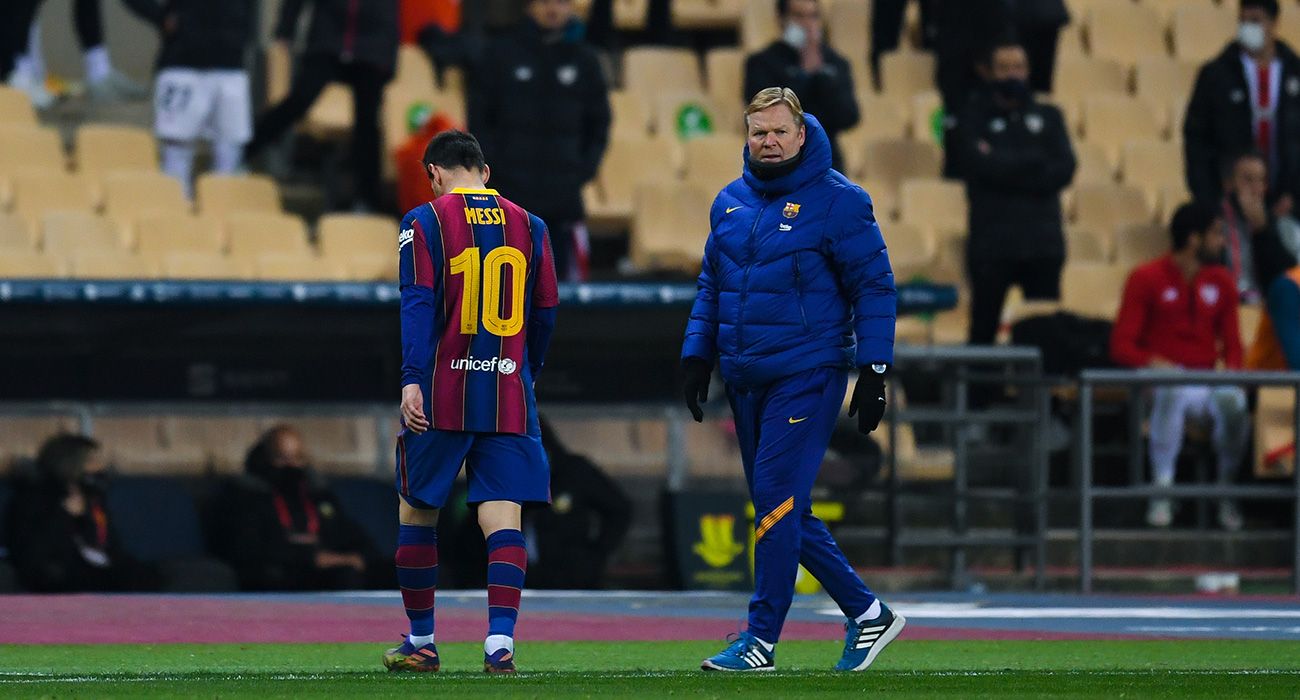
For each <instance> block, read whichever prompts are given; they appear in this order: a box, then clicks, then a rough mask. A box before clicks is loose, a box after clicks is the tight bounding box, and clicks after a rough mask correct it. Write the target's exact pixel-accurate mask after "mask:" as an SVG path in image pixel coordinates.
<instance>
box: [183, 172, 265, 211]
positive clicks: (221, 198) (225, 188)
mask: <svg viewBox="0 0 1300 700" xmlns="http://www.w3.org/2000/svg"><path fill="white" fill-rule="evenodd" d="M196 190H197V194H198V197H197V204H198V211H199V213H200V214H203V215H205V216H206V215H214V216H225V215H227V214H234V213H237V212H238V213H245V212H260V213H278V212H280V211H281V207H280V190H279V188H278V187H276V184H275V180H272V179H271V178H269V177H266V176H265V175H238V176H231V175H211V174H208V175H200V176H199V180H198V186H197V188H196Z"/></svg>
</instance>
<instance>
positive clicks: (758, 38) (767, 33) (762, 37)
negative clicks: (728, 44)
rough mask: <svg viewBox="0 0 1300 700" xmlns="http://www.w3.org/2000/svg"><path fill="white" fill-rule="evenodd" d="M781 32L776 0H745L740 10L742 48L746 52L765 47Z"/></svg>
mask: <svg viewBox="0 0 1300 700" xmlns="http://www.w3.org/2000/svg"><path fill="white" fill-rule="evenodd" d="M780 34H781V27H780V25H779V22H778V20H777V16H776V0H745V4H744V6H743V7H742V8H741V10H740V48H741V49H743V50H744V51H745V53H752V52H754V51H759V50H761V49H763V48H765V47H766V46H767V45H768V44H770V43H772V42H773V41H774V40H776V38H777V37H778V36H779V35H780Z"/></svg>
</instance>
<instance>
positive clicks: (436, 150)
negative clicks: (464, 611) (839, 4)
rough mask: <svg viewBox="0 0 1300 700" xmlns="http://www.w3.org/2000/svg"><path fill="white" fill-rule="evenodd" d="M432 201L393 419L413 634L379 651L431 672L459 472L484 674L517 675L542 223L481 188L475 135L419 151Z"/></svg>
mask: <svg viewBox="0 0 1300 700" xmlns="http://www.w3.org/2000/svg"><path fill="white" fill-rule="evenodd" d="M424 168H425V170H426V171H427V172H428V175H429V181H430V184H431V185H432V187H433V193H434V196H435V199H434V200H433V201H432V202H429V203H427V204H423V205H421V206H419V207H416V208H415V209H412V210H411V211H410V212H409V213H408V214H407V215H406V217H405V218H404V219H402V225H401V233H400V234H399V237H398V244H397V245H398V255H399V257H400V260H401V271H400V277H401V292H402V403H401V411H402V425H403V429H402V431H401V433H399V434H398V437H397V474H396V482H397V489H398V493H399V494H400V496H401V497H400V499H399V516H398V517H399V520H400V527H399V531H398V542H397V544H398V546H397V582H398V585H399V586H400V587H401V589H402V603H403V605H404V606H405V608H406V615H407V617H408V618H410V622H411V633H410V635H408V636H407V637H406V639H405V640H403V642H402V644H401V645H400V646H398V647H397V648H395V649H390V650H389V651H388V652H387V653H386V654H384V666H386V667H387V668H388V669H389V670H390V671H437V670H438V667H439V663H440V659H439V657H438V650H437V647H435V646H434V630H433V627H434V625H433V611H434V591H435V589H436V588H437V583H438V535H437V523H438V512H439V509H441V508H442V507H443V505H444V504H445V502H446V500H447V494H448V493H449V492H450V491H451V487H452V482H454V481H455V479H456V476H457V475H458V474H459V473H460V468H461V464H462V463H463V464H464V465H465V467H466V475H467V477H468V480H469V502H470V503H472V504H477V505H478V522H479V526H480V527H481V528H482V529H483V536H484V537H486V538H487V550H488V570H487V583H488V586H487V588H488V634H487V639H486V641H485V642H484V645H483V652H484V657H483V668H484V670H485V671H487V672H489V673H513V672H514V670H515V665H514V629H515V620H516V618H517V617H518V616H519V596H520V592H521V590H522V589H523V586H524V570H525V568H526V566H527V561H528V557H527V553H526V552H525V549H524V536H523V534H522V533H521V531H520V509H521V504H522V503H524V502H529V501H540V502H548V501H549V500H550V467H549V466H548V464H547V461H546V453H545V452H544V451H543V450H542V440H541V431H540V427H539V425H538V421H537V405H536V402H535V400H534V398H533V382H534V381H535V380H536V378H537V374H538V372H539V371H540V370H541V368H542V361H543V359H544V358H545V357H546V347H547V345H548V344H549V342H550V336H551V329H552V328H553V327H554V325H555V307H556V306H557V305H558V304H559V297H558V292H557V290H556V281H555V264H554V260H553V258H552V257H551V248H550V240H549V237H548V235H547V232H546V227H545V225H544V224H543V223H542V220H541V219H539V218H537V217H536V216H533V215H532V214H529V213H528V212H527V211H525V210H523V209H522V208H520V207H519V206H518V205H516V204H514V203H512V202H510V201H509V200H507V199H506V198H504V197H502V196H501V195H500V194H498V193H497V192H496V191H495V190H490V189H487V188H486V183H487V180H488V177H489V175H490V171H489V169H488V167H487V165H486V164H485V163H484V162H483V151H482V149H481V148H480V147H479V143H478V140H477V139H475V138H474V137H473V136H472V135H470V134H467V133H464V132H461V131H447V132H443V133H442V134H439V135H438V136H436V137H434V139H433V140H432V141H430V142H429V147H428V148H427V149H426V151H425V155H424Z"/></svg>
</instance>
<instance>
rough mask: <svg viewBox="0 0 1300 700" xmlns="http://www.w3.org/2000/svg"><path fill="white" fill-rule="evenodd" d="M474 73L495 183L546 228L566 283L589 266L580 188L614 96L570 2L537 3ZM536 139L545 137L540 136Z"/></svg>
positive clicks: (476, 118)
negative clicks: (581, 34) (542, 222)
mask: <svg viewBox="0 0 1300 700" xmlns="http://www.w3.org/2000/svg"><path fill="white" fill-rule="evenodd" d="M527 13H528V16H527V17H526V18H525V19H524V20H523V21H522V22H521V23H520V24H519V26H518V27H517V28H516V29H515V30H514V31H513V32H510V33H508V34H506V35H504V36H502V37H500V38H498V39H497V40H496V41H494V42H493V43H492V45H491V46H490V47H489V49H488V51H487V52H486V54H485V55H484V58H483V61H482V63H481V65H479V67H478V69H477V70H475V71H473V72H472V73H470V74H469V76H468V77H469V130H470V131H471V132H472V133H473V134H474V135H475V136H476V137H478V140H479V143H480V144H482V146H483V154H484V156H485V157H486V158H487V163H488V165H489V166H491V167H492V182H493V185H494V186H495V187H496V188H497V189H499V190H500V191H502V192H506V193H508V194H509V195H510V197H511V199H512V200H513V201H515V202H516V203H518V204H519V206H521V207H523V208H525V209H527V210H528V211H531V212H533V213H534V214H536V215H537V216H539V217H541V219H542V221H545V222H546V226H547V229H548V230H549V231H550V233H551V246H552V248H553V252H554V254H555V271H556V273H557V275H558V276H559V278H560V279H561V280H573V279H581V278H584V277H585V276H586V269H587V249H588V248H587V232H586V225H585V223H584V219H585V217H586V212H585V211H584V209H583V205H582V187H583V185H585V184H587V183H588V182H590V181H591V180H592V179H593V178H594V177H595V176H596V171H597V169H598V168H599V167H600V161H601V159H602V158H603V157H604V155H605V147H606V146H607V145H608V143H609V125H610V108H609V89H608V87H607V86H606V83H605V76H604V73H603V72H602V70H601V66H600V60H599V58H598V57H597V55H596V51H595V49H593V48H591V47H590V46H588V45H587V44H586V43H584V42H583V41H582V40H581V39H580V38H578V37H579V35H580V33H581V32H580V30H581V25H580V24H578V23H577V18H576V16H575V14H574V9H573V2H572V0H531V1H530V2H529V3H528V5H527ZM539 134H544V136H541V137H539Z"/></svg>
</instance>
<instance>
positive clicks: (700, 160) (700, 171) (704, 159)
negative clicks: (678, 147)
mask: <svg viewBox="0 0 1300 700" xmlns="http://www.w3.org/2000/svg"><path fill="white" fill-rule="evenodd" d="M743 148H744V143H743V142H742V141H741V140H740V139H739V138H737V137H735V136H730V135H728V136H708V137H703V138H697V139H691V140H690V141H687V142H686V143H684V144H683V145H682V150H683V152H684V154H685V163H686V181H687V182H688V183H690V184H691V185H692V186H697V187H699V188H701V189H702V190H703V191H705V192H711V193H713V194H717V193H718V191H719V190H721V189H722V188H723V187H724V186H726V185H727V183H729V182H731V181H732V180H735V179H736V178H738V177H740V173H741V169H742V167H743V165H744V155H742V153H743V150H742V149H743Z"/></svg>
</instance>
